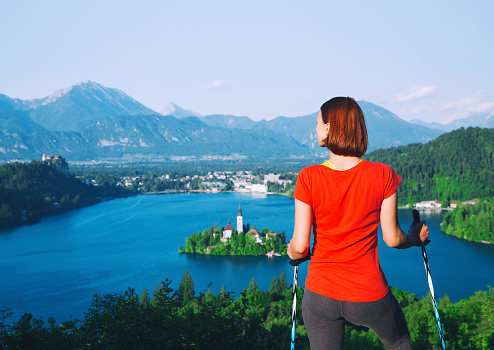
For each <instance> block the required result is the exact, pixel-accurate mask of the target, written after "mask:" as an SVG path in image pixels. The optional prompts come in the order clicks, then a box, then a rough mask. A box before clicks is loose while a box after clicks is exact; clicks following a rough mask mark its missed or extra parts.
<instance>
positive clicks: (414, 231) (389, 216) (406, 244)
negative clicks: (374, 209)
mask: <svg viewBox="0 0 494 350" xmlns="http://www.w3.org/2000/svg"><path fill="white" fill-rule="evenodd" d="M397 211H398V196H397V195H396V192H395V193H393V195H391V196H390V197H388V198H386V199H385V200H384V201H383V203H382V205H381V217H380V220H381V229H382V232H383V238H384V242H386V244H387V245H388V246H390V247H391V248H397V249H406V248H410V247H413V246H419V245H420V244H421V243H422V242H425V240H426V239H427V238H428V237H429V228H428V227H427V226H426V225H425V221H421V222H420V224H417V225H414V226H413V227H411V228H410V233H409V234H406V233H405V232H403V230H402V229H401V227H400V223H399V222H398V213H397Z"/></svg>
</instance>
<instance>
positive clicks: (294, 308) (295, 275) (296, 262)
mask: <svg viewBox="0 0 494 350" xmlns="http://www.w3.org/2000/svg"><path fill="white" fill-rule="evenodd" d="M309 259H310V250H309V252H307V255H306V256H305V257H303V258H301V259H295V260H290V265H292V266H294V269H293V306H292V342H291V348H290V349H291V350H295V319H296V317H297V285H298V265H300V264H301V263H303V262H304V261H307V260H309Z"/></svg>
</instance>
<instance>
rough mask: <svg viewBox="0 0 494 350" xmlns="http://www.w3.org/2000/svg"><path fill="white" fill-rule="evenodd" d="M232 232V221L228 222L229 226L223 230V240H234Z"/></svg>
mask: <svg viewBox="0 0 494 350" xmlns="http://www.w3.org/2000/svg"><path fill="white" fill-rule="evenodd" d="M232 232H233V227H232V223H231V221H230V220H228V225H226V227H225V229H224V230H223V239H225V240H226V239H227V238H232Z"/></svg>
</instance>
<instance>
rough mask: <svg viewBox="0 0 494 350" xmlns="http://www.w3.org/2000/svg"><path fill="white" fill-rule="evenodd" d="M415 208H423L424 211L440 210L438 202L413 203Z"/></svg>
mask: <svg viewBox="0 0 494 350" xmlns="http://www.w3.org/2000/svg"><path fill="white" fill-rule="evenodd" d="M415 208H424V209H440V208H441V202H439V201H424V202H418V203H415Z"/></svg>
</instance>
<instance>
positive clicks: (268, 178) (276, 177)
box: [264, 174, 280, 184]
mask: <svg viewBox="0 0 494 350" xmlns="http://www.w3.org/2000/svg"><path fill="white" fill-rule="evenodd" d="M268 181H270V182H278V181H280V175H279V174H276V175H275V174H268V175H264V183H265V184H266V183H267V182H268Z"/></svg>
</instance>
